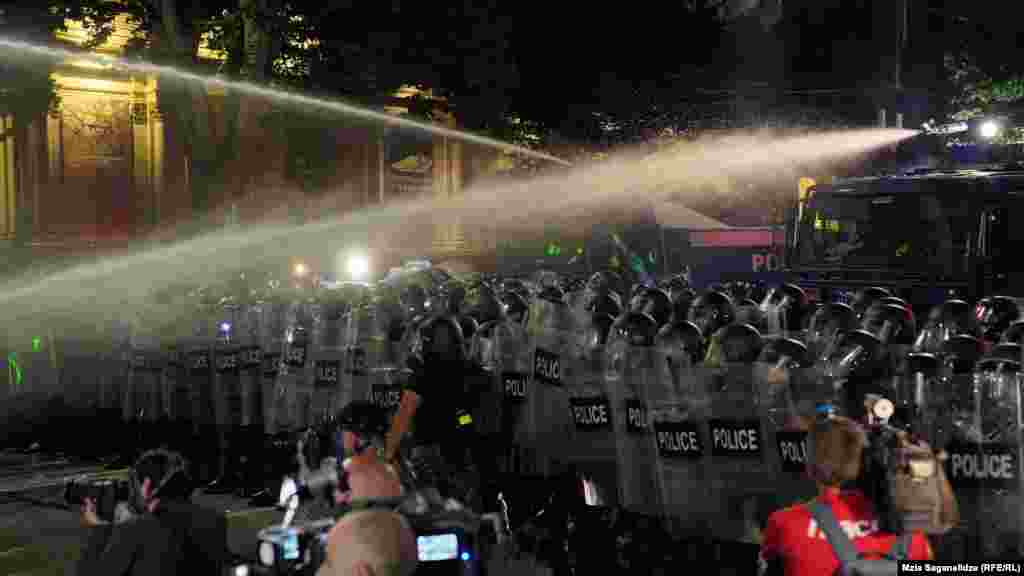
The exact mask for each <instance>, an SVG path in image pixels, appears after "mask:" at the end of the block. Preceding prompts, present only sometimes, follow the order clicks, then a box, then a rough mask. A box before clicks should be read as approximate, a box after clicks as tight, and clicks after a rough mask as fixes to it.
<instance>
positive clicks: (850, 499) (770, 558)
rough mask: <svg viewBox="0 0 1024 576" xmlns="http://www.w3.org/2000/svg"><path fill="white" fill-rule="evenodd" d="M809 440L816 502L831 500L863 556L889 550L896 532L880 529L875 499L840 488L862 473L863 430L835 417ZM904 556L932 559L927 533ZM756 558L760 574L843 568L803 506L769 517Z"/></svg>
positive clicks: (812, 573) (808, 574)
mask: <svg viewBox="0 0 1024 576" xmlns="http://www.w3.org/2000/svg"><path fill="white" fill-rule="evenodd" d="M808 441H809V442H810V444H811V446H810V448H811V450H810V452H811V455H810V456H811V458H810V460H811V462H810V464H809V465H808V473H810V474H811V476H812V477H813V478H814V480H815V482H816V483H817V486H818V498H817V499H818V501H819V502H824V503H826V504H828V506H829V507H830V508H831V510H832V513H833V515H835V517H836V520H837V521H838V522H839V525H840V527H841V528H842V529H843V531H844V532H846V534H847V536H849V538H850V540H851V541H853V544H854V546H855V547H856V548H857V550H858V551H860V552H861V554H863V555H864V557H866V558H873V557H880V556H881V555H882V554H885V553H888V552H889V551H890V550H892V549H893V548H894V546H895V544H896V541H897V539H898V536H897V535H895V534H891V533H885V532H882V531H881V530H880V529H879V521H878V517H877V516H876V514H875V511H874V508H873V506H872V503H871V501H870V500H868V498H867V497H865V496H864V494H863V493H861V492H860V491H858V490H842V489H841V488H840V486H841V485H842V484H845V483H847V482H852V481H853V480H855V479H856V478H857V476H859V474H860V467H861V455H862V453H863V451H864V446H865V444H866V441H867V438H866V436H865V434H864V431H863V430H862V429H861V428H860V426H859V425H858V424H857V423H856V422H854V421H853V420H850V419H848V418H843V417H838V416H833V417H830V418H829V419H828V420H824V421H820V422H818V423H815V424H814V425H813V426H812V430H811V433H810V435H809V438H808ZM906 559H907V560H931V559H933V553H932V549H931V545H930V544H929V543H928V539H927V537H926V536H925V535H924V534H923V533H921V532H917V533H914V534H913V536H912V538H911V542H910V547H909V552H908V555H907V558H906ZM758 560H759V562H758V563H759V574H761V575H762V576H776V575H785V576H829V575H832V574H835V573H837V571H838V570H839V560H838V559H837V558H836V555H835V553H834V552H833V550H832V545H831V544H829V542H828V539H827V538H826V537H825V532H824V531H823V530H821V528H820V527H819V526H818V524H817V522H815V520H814V519H813V518H812V517H811V513H810V511H808V510H807V508H806V507H805V505H804V504H800V505H796V506H792V507H789V508H785V509H783V510H776V511H775V512H773V513H772V514H771V515H770V516H769V517H768V524H767V526H766V528H765V530H764V533H763V536H762V541H761V552H760V556H759V559H758Z"/></svg>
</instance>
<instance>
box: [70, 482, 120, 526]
mask: <svg viewBox="0 0 1024 576" xmlns="http://www.w3.org/2000/svg"><path fill="white" fill-rule="evenodd" d="M86 498H90V499H92V500H94V501H95V502H96V515H97V516H98V517H99V518H100V520H103V521H105V522H114V510H115V509H116V508H117V503H118V502H127V501H129V500H130V499H131V485H130V484H129V481H128V480H127V479H124V478H88V477H84V478H73V479H71V480H69V481H68V482H67V484H65V486H64V502H65V503H66V504H67V505H68V507H71V508H75V507H78V506H81V505H82V502H83V501H84V500H85V499H86Z"/></svg>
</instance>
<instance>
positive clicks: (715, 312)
mask: <svg viewBox="0 0 1024 576" xmlns="http://www.w3.org/2000/svg"><path fill="white" fill-rule="evenodd" d="M688 319H689V320H690V322H693V323H694V324H696V325H697V327H698V328H700V330H701V334H703V336H704V338H705V339H707V340H710V339H711V336H712V335H713V334H714V333H715V332H717V331H718V330H719V328H721V327H723V326H727V325H729V324H732V323H733V321H734V320H735V319H736V308H735V307H734V306H733V303H732V300H731V299H730V298H729V297H728V296H726V295H725V294H724V293H722V292H709V293H707V294H705V295H703V296H701V297H700V298H698V299H697V300H696V301H695V302H694V303H693V306H692V307H691V308H690V313H689V316H688Z"/></svg>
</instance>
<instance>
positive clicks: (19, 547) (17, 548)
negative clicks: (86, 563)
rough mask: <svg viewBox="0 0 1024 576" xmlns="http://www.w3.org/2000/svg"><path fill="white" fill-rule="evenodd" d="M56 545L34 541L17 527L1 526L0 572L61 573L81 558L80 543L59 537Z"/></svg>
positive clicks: (23, 575) (12, 575) (21, 575)
mask: <svg viewBox="0 0 1024 576" xmlns="http://www.w3.org/2000/svg"><path fill="white" fill-rule="evenodd" d="M60 540H61V541H62V542H63V543H64V544H63V545H58V546H56V547H55V546H54V545H53V544H47V543H42V542H32V541H31V539H30V538H28V537H26V536H23V535H19V531H18V530H17V529H16V528H2V529H0V574H6V575H8V576H30V575H31V576H51V575H53V576H58V575H60V574H67V573H69V572H70V570H71V566H73V565H74V562H75V561H76V560H77V559H78V554H79V552H80V550H81V545H80V544H79V543H77V542H75V543H71V542H68V538H61V539H60Z"/></svg>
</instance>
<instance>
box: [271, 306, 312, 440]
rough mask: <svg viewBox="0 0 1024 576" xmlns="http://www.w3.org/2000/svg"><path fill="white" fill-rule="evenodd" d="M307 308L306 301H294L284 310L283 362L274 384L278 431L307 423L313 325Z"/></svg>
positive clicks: (296, 427) (275, 418)
mask: <svg viewBox="0 0 1024 576" xmlns="http://www.w3.org/2000/svg"><path fill="white" fill-rule="evenodd" d="M304 307H305V305H304V304H303V303H301V302H294V303H291V304H290V305H289V306H288V308H287V311H286V313H285V322H284V324H285V325H284V339H283V341H282V343H281V344H282V350H281V363H280V365H279V369H278V373H277V378H276V380H275V383H274V388H275V410H276V413H275V417H274V420H275V422H276V424H277V428H278V430H282V429H284V430H288V429H292V430H295V429H300V428H303V427H304V426H305V425H306V423H305V422H304V417H305V416H306V414H305V413H304V409H305V406H306V404H305V402H304V396H305V395H306V394H308V392H309V390H308V387H307V386H306V382H307V366H308V365H309V346H310V328H311V326H310V323H309V322H308V320H309V318H307V317H306V315H305V313H306V312H307V311H306V310H305V309H304Z"/></svg>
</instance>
